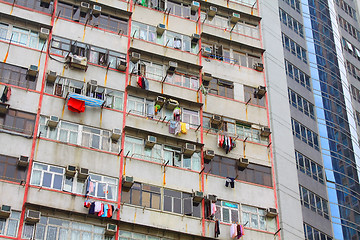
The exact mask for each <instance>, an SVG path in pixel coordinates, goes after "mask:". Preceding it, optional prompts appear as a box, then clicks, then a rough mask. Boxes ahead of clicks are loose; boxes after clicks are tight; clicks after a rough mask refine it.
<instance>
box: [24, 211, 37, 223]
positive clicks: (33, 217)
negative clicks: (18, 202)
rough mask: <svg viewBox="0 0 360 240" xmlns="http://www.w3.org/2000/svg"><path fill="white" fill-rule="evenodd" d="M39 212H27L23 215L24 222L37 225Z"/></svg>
mask: <svg viewBox="0 0 360 240" xmlns="http://www.w3.org/2000/svg"><path fill="white" fill-rule="evenodd" d="M40 217H41V212H39V211H34V210H30V209H29V210H27V211H26V214H25V222H27V223H37V222H39V221H40Z"/></svg>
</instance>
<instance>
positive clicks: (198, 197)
mask: <svg viewBox="0 0 360 240" xmlns="http://www.w3.org/2000/svg"><path fill="white" fill-rule="evenodd" d="M203 199H204V193H203V192H201V191H195V192H194V193H193V201H194V202H197V203H200V202H201V201H202V200H203Z"/></svg>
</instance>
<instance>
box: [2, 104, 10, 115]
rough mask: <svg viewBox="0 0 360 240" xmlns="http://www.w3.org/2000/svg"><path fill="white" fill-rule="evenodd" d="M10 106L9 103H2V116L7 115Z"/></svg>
mask: <svg viewBox="0 0 360 240" xmlns="http://www.w3.org/2000/svg"><path fill="white" fill-rule="evenodd" d="M9 106H10V105H9V104H7V103H3V102H0V114H6V113H7V110H8V109H9Z"/></svg>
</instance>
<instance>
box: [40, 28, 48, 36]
mask: <svg viewBox="0 0 360 240" xmlns="http://www.w3.org/2000/svg"><path fill="white" fill-rule="evenodd" d="M49 34H50V29H47V28H40V32H39V38H40V39H47V38H48V37H49Z"/></svg>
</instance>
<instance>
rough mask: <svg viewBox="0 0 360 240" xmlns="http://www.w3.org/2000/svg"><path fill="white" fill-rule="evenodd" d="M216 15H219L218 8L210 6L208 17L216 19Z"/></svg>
mask: <svg viewBox="0 0 360 240" xmlns="http://www.w3.org/2000/svg"><path fill="white" fill-rule="evenodd" d="M216 13H217V8H216V7H214V6H210V8H209V11H208V13H207V15H208V16H209V17H214V16H215V15H216Z"/></svg>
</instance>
